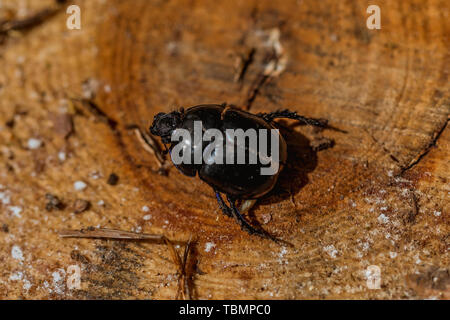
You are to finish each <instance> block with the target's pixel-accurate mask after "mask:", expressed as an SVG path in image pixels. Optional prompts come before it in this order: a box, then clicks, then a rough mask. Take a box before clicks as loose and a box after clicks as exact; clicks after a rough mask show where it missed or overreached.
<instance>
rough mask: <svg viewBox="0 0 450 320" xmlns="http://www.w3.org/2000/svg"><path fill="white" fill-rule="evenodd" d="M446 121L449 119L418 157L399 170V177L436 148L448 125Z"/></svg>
mask: <svg viewBox="0 0 450 320" xmlns="http://www.w3.org/2000/svg"><path fill="white" fill-rule="evenodd" d="M448 121H449V118H447V120H446V121H445V122H444V124H443V125H442V127H441V128H440V129H439V130H438V131H437V132H436V133H435V134H434V137H433V139H432V140H431V141H430V143H429V144H428V145H427V147H426V148H425V149H424V150H423V151H422V152H420V153H419V156H417V157H416V158H415V159H414V160H413V161H411V162H410V164H409V165H407V166H406V167H403V168H402V169H401V172H400V175H402V174H403V173H405V172H406V171H408V170H409V169H411V168H413V167H414V166H416V165H417V164H418V163H419V162H420V161H422V159H423V158H424V157H425V156H426V155H427V154H428V153H429V152H430V150H431V149H432V148H433V147H435V146H436V143H437V141H438V140H439V138H440V137H441V135H442V133H443V132H444V130H445V128H446V127H447V125H448Z"/></svg>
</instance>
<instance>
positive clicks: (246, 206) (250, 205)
mask: <svg viewBox="0 0 450 320" xmlns="http://www.w3.org/2000/svg"><path fill="white" fill-rule="evenodd" d="M255 203H256V199H248V200H245V201H244V202H242V204H241V206H240V208H239V211H240V212H241V213H246V212H247V211H249V210H250V209H251V208H253V206H254V205H255Z"/></svg>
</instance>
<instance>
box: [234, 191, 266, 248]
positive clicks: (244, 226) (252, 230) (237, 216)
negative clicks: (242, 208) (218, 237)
mask: <svg viewBox="0 0 450 320" xmlns="http://www.w3.org/2000/svg"><path fill="white" fill-rule="evenodd" d="M227 200H228V202H229V203H230V208H231V213H232V215H233V217H234V218H235V219H236V222H237V223H238V224H239V225H240V226H241V229H242V230H244V231H246V232H248V233H249V234H256V235H258V236H260V237H262V238H267V239H272V238H271V237H270V236H269V235H267V234H266V233H264V232H262V231H260V230H257V229H255V228H254V227H252V226H251V225H250V224H249V223H248V222H247V221H246V220H245V219H244V217H243V216H242V214H241V213H240V212H239V210H238V208H237V207H236V199H234V198H232V197H230V196H229V195H227ZM272 240H273V239H272Z"/></svg>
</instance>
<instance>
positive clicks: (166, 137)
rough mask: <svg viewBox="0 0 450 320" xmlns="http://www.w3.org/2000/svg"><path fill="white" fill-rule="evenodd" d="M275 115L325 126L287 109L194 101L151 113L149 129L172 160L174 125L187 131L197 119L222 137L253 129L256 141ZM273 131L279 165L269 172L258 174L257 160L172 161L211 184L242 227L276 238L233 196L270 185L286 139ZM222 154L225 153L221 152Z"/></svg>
mask: <svg viewBox="0 0 450 320" xmlns="http://www.w3.org/2000/svg"><path fill="white" fill-rule="evenodd" d="M279 118H287V119H294V120H297V121H298V122H299V123H300V124H303V125H312V126H316V127H320V128H326V127H327V126H328V125H327V120H325V119H314V118H307V117H304V116H301V115H298V114H297V113H296V112H293V111H290V110H279V111H275V112H270V113H259V114H252V113H250V112H246V111H243V110H241V109H238V108H236V107H234V106H230V105H227V104H226V103H224V104H203V105H196V106H193V107H190V108H188V109H186V110H184V109H183V108H181V109H180V111H173V112H170V113H163V112H160V113H158V114H156V115H155V116H154V119H153V123H152V125H151V127H150V133H151V134H153V135H156V136H159V137H160V138H161V142H162V143H163V144H164V146H165V147H166V152H168V153H170V155H171V157H172V162H174V161H173V154H172V151H173V150H174V147H175V145H177V144H178V143H180V141H173V140H172V135H173V133H174V132H175V131H176V130H177V129H185V130H187V132H189V133H194V123H195V122H196V121H201V126H202V131H203V132H204V131H205V130H208V129H217V130H219V131H220V132H222V133H224V135H225V137H227V130H229V129H234V130H236V129H242V130H248V129H254V130H255V131H256V132H257V133H258V141H259V139H260V138H261V137H259V134H260V132H261V131H260V129H267V130H272V129H277V124H276V122H274V120H275V119H279ZM276 135H277V138H278V141H277V142H278V149H279V159H278V160H279V166H278V169H277V170H276V172H274V174H272V175H261V174H260V170H261V167H262V166H263V165H262V163H261V161H259V162H258V163H256V164H255V163H253V164H250V163H247V164H245V163H244V164H237V163H234V164H227V163H221V164H220V163H201V164H199V163H174V165H175V166H176V168H177V169H178V170H179V171H181V172H182V173H183V174H185V175H187V176H190V177H195V176H196V175H198V176H199V178H200V179H201V180H203V181H204V182H206V183H207V184H208V185H209V186H211V187H212V189H213V190H214V193H215V195H216V198H217V202H218V205H219V207H220V209H221V210H222V212H223V213H224V214H225V215H227V216H229V217H232V218H234V219H235V220H236V221H237V223H238V224H239V225H240V227H241V229H242V230H244V231H246V232H248V233H249V234H255V235H258V236H261V237H264V238H270V239H272V240H276V239H274V238H273V237H271V236H270V235H268V234H267V233H266V232H264V231H261V230H259V229H255V228H254V227H253V226H252V225H250V224H249V223H248V222H247V221H246V220H245V219H244V217H243V215H242V213H241V212H240V211H239V209H238V208H237V206H236V201H237V200H249V199H258V198H260V197H262V196H264V195H265V194H267V193H268V192H270V191H271V190H272V189H273V188H274V186H275V184H276V182H277V180H278V176H279V174H280V172H281V170H282V169H283V165H284V164H285V162H286V159H287V146H286V142H285V140H284V138H283V136H282V135H281V134H280V133H279V131H278V130H277V131H276ZM226 139H227V138H226ZM275 141H276V140H275ZM233 142H235V140H233ZM167 146H168V147H167ZM205 146H206V143H205V142H202V148H203V149H204V148H205ZM244 148H245V156H246V159H247V158H249V157H250V156H249V153H250V152H252V150H251V148H250V147H249V146H248V145H247V144H245V146H244ZM183 150H184V151H185V152H187V153H192V154H189V156H190V157H192V156H194V155H193V153H194V147H192V146H191V145H189V148H185V149H183ZM271 151H272V150H271ZM223 157H226V155H225V153H224V154H223ZM221 193H223V194H225V195H226V198H227V200H228V203H229V205H227V204H226V203H225V201H224V200H223V198H222V196H221Z"/></svg>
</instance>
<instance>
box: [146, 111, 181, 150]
mask: <svg viewBox="0 0 450 320" xmlns="http://www.w3.org/2000/svg"><path fill="white" fill-rule="evenodd" d="M181 118H182V117H181V113H180V112H178V111H173V112H171V113H164V112H160V113H158V114H157V115H156V116H155V117H154V118H153V124H152V126H151V127H150V132H151V133H152V134H154V135H156V136H160V137H161V140H162V142H163V143H169V142H170V137H171V136H172V132H173V130H175V129H176V128H179V127H180V125H181V122H182V119H181Z"/></svg>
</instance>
